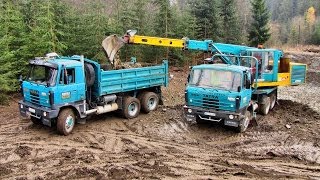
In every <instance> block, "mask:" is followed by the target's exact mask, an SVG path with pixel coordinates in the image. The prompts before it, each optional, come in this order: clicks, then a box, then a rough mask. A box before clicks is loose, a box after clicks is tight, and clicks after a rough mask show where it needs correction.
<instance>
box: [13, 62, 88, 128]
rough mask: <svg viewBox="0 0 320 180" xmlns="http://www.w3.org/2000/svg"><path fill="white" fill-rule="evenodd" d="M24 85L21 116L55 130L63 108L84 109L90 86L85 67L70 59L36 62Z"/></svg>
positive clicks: (30, 63)
mask: <svg viewBox="0 0 320 180" xmlns="http://www.w3.org/2000/svg"><path fill="white" fill-rule="evenodd" d="M29 65H30V70H29V74H28V76H27V77H26V79H25V80H24V81H23V82H22V84H21V87H22V93H23V100H21V101H20V102H19V107H20V112H21V114H22V115H23V116H27V117H30V118H31V120H32V121H33V122H35V123H37V124H38V123H42V124H45V125H48V126H51V125H52V124H53V123H54V122H53V121H52V120H54V119H55V118H56V117H57V116H58V113H59V111H60V109H61V108H66V107H73V108H75V109H77V108H80V106H82V108H83V106H84V104H83V101H84V100H85V99H86V82H85V76H84V73H83V69H84V67H83V63H81V62H80V61H77V60H70V59H68V60H67V59H65V60H64V59H51V60H43V59H35V60H31V61H30V62H29Z"/></svg>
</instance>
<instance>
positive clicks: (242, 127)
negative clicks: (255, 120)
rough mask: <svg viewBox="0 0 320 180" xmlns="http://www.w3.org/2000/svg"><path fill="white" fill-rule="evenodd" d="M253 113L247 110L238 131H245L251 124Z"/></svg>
mask: <svg viewBox="0 0 320 180" xmlns="http://www.w3.org/2000/svg"><path fill="white" fill-rule="evenodd" d="M250 120H251V114H250V112H249V111H247V112H246V114H245V116H244V118H243V119H242V120H241V121H240V124H239V126H238V129H237V131H238V132H239V133H242V132H245V131H246V130H247V128H248V126H249V124H250Z"/></svg>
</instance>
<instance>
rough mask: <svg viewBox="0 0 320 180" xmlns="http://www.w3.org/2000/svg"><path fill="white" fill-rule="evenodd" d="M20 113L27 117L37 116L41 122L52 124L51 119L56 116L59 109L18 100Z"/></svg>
mask: <svg viewBox="0 0 320 180" xmlns="http://www.w3.org/2000/svg"><path fill="white" fill-rule="evenodd" d="M18 104H19V110H20V114H21V116H23V117H27V118H31V117H33V118H37V119H39V121H41V122H42V124H44V125H47V126H52V120H53V119H55V118H56V117H58V114H59V110H54V109H50V108H46V107H39V106H36V105H33V104H31V103H29V102H24V101H23V100H21V101H19V103H18Z"/></svg>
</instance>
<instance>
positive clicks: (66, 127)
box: [57, 109, 76, 136]
mask: <svg viewBox="0 0 320 180" xmlns="http://www.w3.org/2000/svg"><path fill="white" fill-rule="evenodd" d="M75 122H76V116H75V115H74V112H73V111H72V109H63V110H62V111H61V112H60V114H59V116H58V121H57V130H58V132H59V133H60V134H63V135H65V136H67V135H69V134H70V133H71V132H72V130H73V128H74V125H75Z"/></svg>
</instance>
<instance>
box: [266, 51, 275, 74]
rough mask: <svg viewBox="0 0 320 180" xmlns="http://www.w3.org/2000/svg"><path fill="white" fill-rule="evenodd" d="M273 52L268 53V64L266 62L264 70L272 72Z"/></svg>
mask: <svg viewBox="0 0 320 180" xmlns="http://www.w3.org/2000/svg"><path fill="white" fill-rule="evenodd" d="M273 61H274V60H273V52H269V53H268V64H266V70H265V72H268V73H272V70H273V63H274V62H273Z"/></svg>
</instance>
